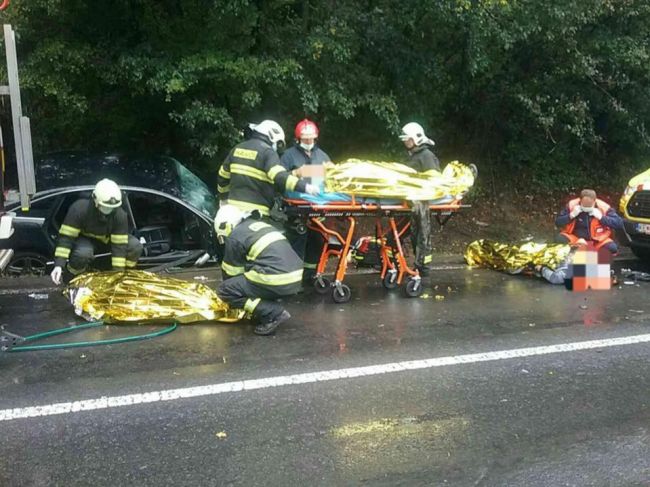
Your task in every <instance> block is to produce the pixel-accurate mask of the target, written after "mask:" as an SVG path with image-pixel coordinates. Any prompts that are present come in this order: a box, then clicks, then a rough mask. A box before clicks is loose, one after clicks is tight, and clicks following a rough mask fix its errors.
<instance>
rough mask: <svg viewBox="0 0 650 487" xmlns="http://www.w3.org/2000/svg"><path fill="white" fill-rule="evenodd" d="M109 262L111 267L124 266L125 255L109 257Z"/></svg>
mask: <svg viewBox="0 0 650 487" xmlns="http://www.w3.org/2000/svg"><path fill="white" fill-rule="evenodd" d="M111 264H112V266H113V267H126V258H125V257H111Z"/></svg>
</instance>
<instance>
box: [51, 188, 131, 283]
mask: <svg viewBox="0 0 650 487" xmlns="http://www.w3.org/2000/svg"><path fill="white" fill-rule="evenodd" d="M105 252H110V253H111V263H112V265H113V270H124V269H125V268H133V267H135V265H136V264H137V262H138V259H139V258H140V255H141V254H142V244H141V243H140V241H139V240H138V239H137V238H136V237H134V236H133V235H129V222H128V217H127V214H126V211H125V210H124V209H123V208H122V191H121V190H120V187H119V186H118V185H117V184H116V183H115V182H114V181H112V180H110V179H102V180H101V181H99V182H98V183H97V184H96V185H95V189H94V190H93V194H92V201H91V200H89V199H87V198H81V199H79V200H77V201H75V202H74V203H72V205H71V206H70V208H69V209H68V212H67V214H66V215H65V218H64V219H63V223H62V224H61V228H59V239H58V242H57V246H56V250H55V252H54V269H53V270H52V273H51V275H50V276H51V278H52V281H53V282H54V284H56V285H59V284H61V283H62V282H65V283H67V282H69V280H70V279H71V278H72V277H73V276H76V275H78V274H81V273H82V272H84V271H86V269H87V268H88V266H89V264H90V262H91V261H92V260H93V259H94V256H95V253H105Z"/></svg>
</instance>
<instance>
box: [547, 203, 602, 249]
mask: <svg viewBox="0 0 650 487" xmlns="http://www.w3.org/2000/svg"><path fill="white" fill-rule="evenodd" d="M578 205H580V198H575V199H572V200H571V201H569V203H568V204H567V212H568V214H571V212H572V211H573V209H574V208H575V207H576V206H578ZM596 208H598V209H599V210H600V211H601V212H602V214H603V216H607V213H608V212H609V211H610V209H611V207H610V206H609V205H608V204H607V203H605V202H604V201H602V200H599V199H596ZM575 226H576V219H575V218H574V219H573V220H571V221H570V222H569V223H567V224H566V225H565V226H564V227H563V228H562V231H561V232H560V233H561V234H562V235H564V236H565V237H566V238H568V239H569V243H575V242H577V241H578V240H579V237H578V236H577V235H575V234H574V229H575ZM589 233H590V236H591V240H593V241H595V242H597V245H596V246H597V247H602V246H603V245H605V244H607V243H609V242H612V241H613V240H612V229H611V228H610V227H608V226H606V225H603V223H602V222H601V221H600V220H599V219H598V218H595V217H593V216H590V217H589Z"/></svg>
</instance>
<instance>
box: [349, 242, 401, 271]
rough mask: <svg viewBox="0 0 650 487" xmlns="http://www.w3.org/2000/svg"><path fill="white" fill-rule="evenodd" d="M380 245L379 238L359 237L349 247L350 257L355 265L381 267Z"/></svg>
mask: <svg viewBox="0 0 650 487" xmlns="http://www.w3.org/2000/svg"><path fill="white" fill-rule="evenodd" d="M381 247H382V241H381V239H378V238H376V237H370V236H365V237H361V238H359V239H358V240H357V241H356V242H355V244H354V245H353V246H352V248H351V249H350V257H351V259H352V261H353V262H354V263H355V264H356V266H357V267H381ZM391 253H392V252H391Z"/></svg>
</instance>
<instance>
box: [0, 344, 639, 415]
mask: <svg viewBox="0 0 650 487" xmlns="http://www.w3.org/2000/svg"><path fill="white" fill-rule="evenodd" d="M648 342H650V334H645V335H634V336H626V337H619V338H606V339H602V340H589V341H582V342H571V343H561V344H558V345H546V346H540V347H529V348H517V349H513V350H501V351H496V352H485V353H472V354H467V355H456V356H450V357H437V358H430V359H424V360H410V361H405V362H393V363H387V364H379V365H370V366H367V367H351V368H347V369H336V370H325V371H320V372H308V373H303V374H294V375H285V376H277V377H267V378H264V379H250V380H242V381H235V382H225V383H222V384H212V385H207V386H198V387H185V388H181V389H168V390H164V391H152V392H145V393H140V394H127V395H124V396H113V397H106V396H104V397H100V398H97V399H86V400H83V401H74V402H64V403H57V404H47V405H43V406H30V407H24V408H14V409H4V410H0V421H12V420H16V419H24V418H37V417H41V416H53V415H57V414H72V413H78V412H81V411H96V410H99V409H111V408H118V407H123V406H133V405H135V404H149V403H154V402H162V401H175V400H177V399H187V398H190V397H203V396H214V395H217V394H224V393H228V392H242V391H252V390H255V389H268V388H270V387H280V386H286V385H296V384H310V383H313V382H325V381H332V380H339V379H351V378H354V377H367V376H373V375H381V374H391V373H395V372H403V371H406V370H421V369H430V368H433V367H444V366H447V365H459V364H473V363H477V362H490V361H496V360H508V359H514V358H522V357H532V356H535V355H548V354H552V353H566V352H575V351H578V350H593V349H597V348H608V347H618V346H623V345H633V344H638V343H648Z"/></svg>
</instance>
